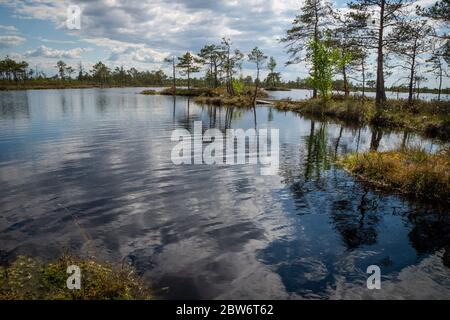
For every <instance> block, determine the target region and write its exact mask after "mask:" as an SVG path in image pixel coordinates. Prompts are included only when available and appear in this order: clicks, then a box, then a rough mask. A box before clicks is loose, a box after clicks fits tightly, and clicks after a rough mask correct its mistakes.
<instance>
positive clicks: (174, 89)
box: [172, 57, 177, 94]
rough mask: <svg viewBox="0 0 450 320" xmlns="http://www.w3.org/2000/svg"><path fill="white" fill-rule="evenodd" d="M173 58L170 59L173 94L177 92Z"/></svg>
mask: <svg viewBox="0 0 450 320" xmlns="http://www.w3.org/2000/svg"><path fill="white" fill-rule="evenodd" d="M175 71H176V70H175V57H173V58H172V73H173V94H175V93H176V91H177V79H176V77H175Z"/></svg>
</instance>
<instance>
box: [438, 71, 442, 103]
mask: <svg viewBox="0 0 450 320" xmlns="http://www.w3.org/2000/svg"><path fill="white" fill-rule="evenodd" d="M441 91H442V66H439V89H438V101H441Z"/></svg>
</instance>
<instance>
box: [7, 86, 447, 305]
mask: <svg viewBox="0 0 450 320" xmlns="http://www.w3.org/2000/svg"><path fill="white" fill-rule="evenodd" d="M139 91H140V89H136V88H135V89H103V90H101V89H92V90H46V91H28V92H2V93H0V250H1V251H0V258H2V259H3V260H5V261H8V260H11V259H13V258H14V257H15V256H17V255H19V254H28V255H35V256H39V257H42V258H44V259H47V258H53V257H57V256H58V255H60V254H61V253H62V252H63V251H64V250H65V249H68V250H71V251H73V252H76V253H81V254H84V255H95V256H98V257H100V258H102V259H108V260H111V261H117V262H119V261H122V260H123V259H125V260H127V261H129V262H130V263H132V264H133V265H134V266H135V267H136V268H137V269H138V271H139V272H140V274H141V275H142V276H143V277H144V278H145V279H146V280H147V281H149V283H151V284H152V285H153V286H154V287H155V288H158V290H157V293H158V294H159V295H161V296H162V297H165V298H450V277H449V276H450V269H449V254H450V218H449V215H448V212H447V211H446V209H445V208H438V207H436V206H432V205H426V204H419V203H416V202H414V201H413V200H406V199H402V198H400V197H398V196H396V195H388V194H383V193H380V192H377V191H374V190H373V189H371V188H368V187H367V186H365V185H364V184H361V183H359V182H357V181H355V180H354V179H353V178H352V177H350V176H349V175H347V174H346V173H345V172H343V171H342V170H340V169H337V168H335V166H334V165H333V163H334V160H335V159H336V157H337V156H339V155H342V154H344V153H347V152H353V151H364V150H367V149H369V148H373V149H379V150H385V149H390V148H395V147H398V146H401V145H402V144H403V145H405V144H420V145H422V146H423V147H425V148H427V149H428V150H430V151H433V150H436V149H437V148H438V147H439V145H438V144H437V142H433V141H429V140H421V139H420V138H418V137H416V136H414V135H408V134H403V133H387V132H378V131H375V130H371V129H370V128H345V127H342V126H340V125H336V124H331V123H322V122H317V121H316V122H315V121H311V120H307V119H304V118H301V117H299V116H297V115H294V114H292V113H281V112H278V111H275V110H272V109H270V108H267V107H262V106H261V107H258V108H257V109H256V125H257V127H258V128H279V129H280V170H279V174H278V175H277V176H261V175H260V170H259V168H258V166H256V165H239V166H238V165H236V166H206V165H191V166H176V165H174V164H172V162H171V160H170V152H171V148H172V147H173V145H174V143H173V142H171V141H170V135H171V132H172V130H173V129H175V128H187V129H191V128H192V125H193V122H194V121H202V122H203V126H204V127H217V128H220V129H226V128H244V129H245V128H253V127H254V125H255V118H254V113H253V110H243V109H239V108H214V107H201V106H199V105H196V104H195V103H193V102H192V101H188V100H187V99H185V98H177V99H176V100H174V99H173V98H172V97H159V96H142V95H138V94H136V93H137V92H139ZM371 264H378V265H379V266H380V267H381V270H382V275H383V281H382V289H381V290H379V291H376V292H374V291H369V290H367V289H366V285H365V281H366V277H367V275H366V273H365V271H366V268H367V266H369V265H371Z"/></svg>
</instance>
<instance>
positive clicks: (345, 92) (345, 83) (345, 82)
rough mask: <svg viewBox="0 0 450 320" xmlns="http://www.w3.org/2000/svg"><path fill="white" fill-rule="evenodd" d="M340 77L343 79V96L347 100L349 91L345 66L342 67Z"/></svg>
mask: <svg viewBox="0 0 450 320" xmlns="http://www.w3.org/2000/svg"><path fill="white" fill-rule="evenodd" d="M342 75H343V77H344V95H345V97H346V98H347V97H348V96H349V90H348V82H347V71H346V70H345V66H343V67H342Z"/></svg>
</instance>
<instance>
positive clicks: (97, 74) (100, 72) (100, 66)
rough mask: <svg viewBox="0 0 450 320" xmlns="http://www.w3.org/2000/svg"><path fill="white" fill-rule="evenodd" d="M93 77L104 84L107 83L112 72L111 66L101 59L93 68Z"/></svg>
mask: <svg viewBox="0 0 450 320" xmlns="http://www.w3.org/2000/svg"><path fill="white" fill-rule="evenodd" d="M91 73H92V77H93V78H94V79H96V80H97V81H99V82H100V83H102V84H105V83H106V82H107V80H108V76H109V74H110V70H109V68H108V67H107V66H106V65H105V64H104V63H103V62H101V61H99V62H97V63H96V64H94V66H93V67H92V70H91Z"/></svg>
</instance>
